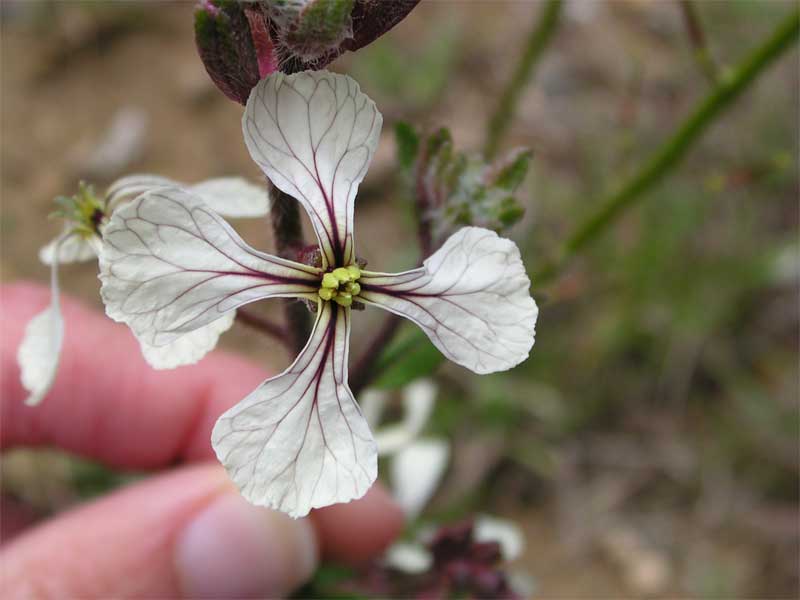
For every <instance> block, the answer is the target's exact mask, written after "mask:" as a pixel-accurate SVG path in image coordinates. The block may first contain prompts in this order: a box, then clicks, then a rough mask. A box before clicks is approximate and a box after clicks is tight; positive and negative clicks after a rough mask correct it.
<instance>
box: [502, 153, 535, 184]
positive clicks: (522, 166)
mask: <svg viewBox="0 0 800 600" xmlns="http://www.w3.org/2000/svg"><path fill="white" fill-rule="evenodd" d="M532 157H533V152H532V151H530V150H528V149H527V148H518V149H517V150H512V151H511V152H509V153H508V154H507V155H506V156H505V157H504V158H503V159H501V160H500V161H499V162H498V164H497V168H498V169H499V170H498V173H497V175H496V176H495V178H494V181H493V183H494V185H495V186H497V187H499V188H502V189H504V190H509V191H511V192H513V191H514V190H515V189H517V186H518V185H519V184H520V183H522V181H523V180H524V179H525V175H527V174H528V166H529V165H530V163H531V158H532Z"/></svg>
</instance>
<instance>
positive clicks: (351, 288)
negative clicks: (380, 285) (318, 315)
mask: <svg viewBox="0 0 800 600" xmlns="http://www.w3.org/2000/svg"><path fill="white" fill-rule="evenodd" d="M360 277H361V269H359V268H358V266H357V265H350V266H349V267H339V268H337V269H334V270H333V271H328V272H327V273H325V274H324V275H323V276H322V284H321V285H320V288H319V290H318V291H317V293H318V294H319V297H320V298H322V299H323V300H325V301H326V302H327V301H329V300H333V301H334V302H336V304H339V305H340V306H350V305H351V304H353V298H355V297H356V296H358V294H359V292H361V286H360V285H359V284H358V279H359V278H360Z"/></svg>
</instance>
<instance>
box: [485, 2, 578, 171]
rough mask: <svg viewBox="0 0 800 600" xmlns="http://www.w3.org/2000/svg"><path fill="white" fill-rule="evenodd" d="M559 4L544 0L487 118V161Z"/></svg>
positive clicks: (550, 31)
mask: <svg viewBox="0 0 800 600" xmlns="http://www.w3.org/2000/svg"><path fill="white" fill-rule="evenodd" d="M561 6H562V2H561V0H547V4H546V5H545V7H544V9H543V11H542V14H541V17H538V15H537V17H538V22H537V23H536V25H535V26H534V28H533V29H532V30H531V33H530V36H529V37H528V42H527V44H526V45H525V52H523V54H522V57H520V60H519V63H518V64H517V68H516V69H515V70H514V74H513V76H512V77H511V80H510V81H509V82H508V85H507V86H506V89H505V90H504V91H503V95H502V96H501V97H500V101H499V102H498V104H497V108H496V109H495V112H494V114H493V115H492V118H491V119H489V125H488V127H487V132H486V146H485V147H484V150H483V153H484V155H485V156H486V159H487V160H491V159H492V158H494V156H495V154H497V150H498V147H499V146H500V142H501V141H502V139H503V137H504V136H505V134H506V131H507V130H508V126H509V125H510V124H511V120H512V118H513V117H514V114H515V113H516V112H517V104H519V98H520V96H521V95H522V91H523V90H524V89H525V86H526V85H527V84H528V81H530V79H531V76H532V75H533V71H534V68H535V67H536V65H537V63H538V62H539V59H540V58H541V56H542V54H544V49H545V48H546V47H547V44H548V42H549V41H550V38H552V36H553V34H554V33H555V31H556V29H557V27H556V26H557V25H558V17H559V15H560V14H561Z"/></svg>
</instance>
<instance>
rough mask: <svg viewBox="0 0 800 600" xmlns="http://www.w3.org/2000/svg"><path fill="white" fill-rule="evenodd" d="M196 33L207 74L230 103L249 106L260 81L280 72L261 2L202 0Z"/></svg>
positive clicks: (197, 13)
mask: <svg viewBox="0 0 800 600" xmlns="http://www.w3.org/2000/svg"><path fill="white" fill-rule="evenodd" d="M194 32H195V41H196V43H197V50H198V52H199V54H200V58H201V60H202V61H203V64H204V65H205V67H206V71H208V74H209V76H210V77H211V79H212V81H213V82H214V83H215V84H216V85H217V87H218V88H219V89H220V90H221V91H222V93H224V94H225V95H226V96H227V97H228V98H230V99H231V100H235V101H236V102H238V103H240V104H246V103H247V98H248V97H249V95H250V90H251V89H252V88H253V87H254V86H255V85H256V84H257V83H258V82H259V80H260V79H261V78H262V77H265V76H266V75H268V74H269V73H271V72H273V71H275V70H277V67H278V59H277V54H276V52H275V48H274V45H273V43H272V40H271V38H270V36H269V31H268V21H267V17H266V14H265V13H264V11H263V9H262V7H261V6H260V3H256V2H248V3H241V2H237V1H235V0H200V2H199V4H198V5H197V8H196V10H195V14H194Z"/></svg>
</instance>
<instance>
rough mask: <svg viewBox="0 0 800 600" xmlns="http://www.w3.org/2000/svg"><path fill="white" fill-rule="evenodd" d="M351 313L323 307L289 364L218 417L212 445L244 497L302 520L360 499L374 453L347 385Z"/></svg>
mask: <svg viewBox="0 0 800 600" xmlns="http://www.w3.org/2000/svg"><path fill="white" fill-rule="evenodd" d="M349 337H350V310H349V309H343V308H341V307H338V306H337V305H336V304H334V303H332V302H327V303H323V304H321V305H320V308H319V312H318V316H317V322H316V324H315V325H314V331H313V333H312V334H311V338H310V339H309V341H308V344H307V345H306V347H305V348H304V349H303V351H302V352H301V353H300V355H299V356H298V357H297V360H295V362H294V364H292V366H291V367H289V368H288V369H287V370H286V371H284V372H283V373H282V374H281V375H278V376H277V377H273V378H272V379H268V380H267V381H265V382H264V383H263V384H261V386H259V387H258V388H257V389H256V390H255V391H253V392H252V393H251V394H250V395H249V396H247V398H245V399H244V400H242V401H241V402H240V403H239V404H237V405H236V406H234V407H233V408H231V409H230V410H228V411H227V412H226V413H225V414H223V415H222V416H221V417H220V419H219V420H218V421H217V424H216V425H215V426H214V431H213V432H212V434H211V443H212V445H213V446H214V450H215V452H216V453H217V458H219V460H220V462H221V463H222V464H223V465H224V466H225V468H226V469H227V470H228V474H229V475H230V476H231V478H232V479H233V480H234V481H235V482H236V484H237V485H238V486H239V489H240V490H241V492H242V494H243V495H244V497H245V498H247V499H248V500H249V501H250V502H252V503H253V504H256V505H259V506H268V507H271V508H275V509H278V510H281V511H283V512H286V513H289V515H290V516H292V517H302V516H304V515H306V514H308V512H309V511H310V510H311V509H312V508H319V507H322V506H328V505H330V504H334V503H337V502H348V501H349V500H352V499H354V498H360V497H361V496H363V495H364V494H365V493H366V491H367V490H368V489H369V487H370V486H371V485H372V482H373V481H375V477H376V476H377V471H378V464H377V450H376V448H375V442H374V441H373V439H372V435H371V433H370V430H369V425H367V422H366V420H365V419H364V417H363V415H362V414H361V411H360V410H359V408H358V404H356V401H355V399H354V398H353V395H352V393H351V392H350V388H349V387H348V386H347V356H348V347H349Z"/></svg>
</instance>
